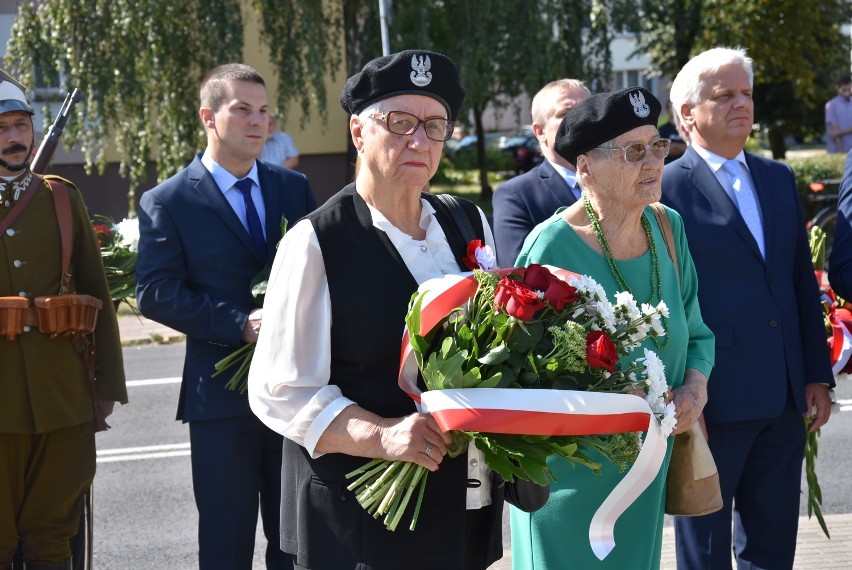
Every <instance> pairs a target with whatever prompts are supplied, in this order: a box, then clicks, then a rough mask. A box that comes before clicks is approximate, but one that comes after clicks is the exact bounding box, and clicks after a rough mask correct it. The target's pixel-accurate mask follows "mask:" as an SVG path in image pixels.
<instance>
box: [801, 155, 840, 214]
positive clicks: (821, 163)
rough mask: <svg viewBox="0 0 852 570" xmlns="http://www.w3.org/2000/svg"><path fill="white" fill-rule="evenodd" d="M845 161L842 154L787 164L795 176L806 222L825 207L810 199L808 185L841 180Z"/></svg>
mask: <svg viewBox="0 0 852 570" xmlns="http://www.w3.org/2000/svg"><path fill="white" fill-rule="evenodd" d="M845 160H846V155H844V154H818V155H815V156H812V157H808V158H801V159H796V160H790V161H788V162H787V163H788V164H789V165H790V168H792V169H793V172H794V173H795V174H796V186H797V188H798V190H799V198H800V199H801V201H802V208H803V209H804V211H805V219H806V220H809V219H811V218H813V217H814V215H816V213H817V212H818V211H819V210H821V209H822V208H823V207H824V206H825V204H822V203H820V202H814V201H812V200H811V199H810V196H813V192H812V191H811V190H810V188H809V187H808V184H810V183H811V182H813V181H815V180H825V179H832V178H834V179H838V178H843V165H844V161H845ZM828 191H830V190H828Z"/></svg>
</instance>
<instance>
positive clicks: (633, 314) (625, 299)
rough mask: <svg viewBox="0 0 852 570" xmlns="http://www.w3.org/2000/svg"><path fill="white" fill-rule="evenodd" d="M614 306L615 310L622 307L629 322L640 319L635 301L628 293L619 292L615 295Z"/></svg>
mask: <svg viewBox="0 0 852 570" xmlns="http://www.w3.org/2000/svg"><path fill="white" fill-rule="evenodd" d="M615 306H616V309H617V308H619V307H624V309H625V310H626V312H627V316H628V318H629V319H630V320H635V319H638V318H639V317H640V313H639V307H637V306H636V299H634V298H633V295H631V294H630V292H629V291H619V292H618V293H616V294H615Z"/></svg>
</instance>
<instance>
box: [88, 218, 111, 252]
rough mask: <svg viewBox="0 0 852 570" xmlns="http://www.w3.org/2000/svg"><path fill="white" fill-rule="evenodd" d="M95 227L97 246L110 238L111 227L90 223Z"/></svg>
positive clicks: (100, 245) (105, 242)
mask: <svg viewBox="0 0 852 570" xmlns="http://www.w3.org/2000/svg"><path fill="white" fill-rule="evenodd" d="M92 226H93V227H94V228H95V237H97V238H98V247H103V246H104V245H105V244H107V243H109V242H110V241H111V240H112V228H110V227H109V226H107V225H105V224H92Z"/></svg>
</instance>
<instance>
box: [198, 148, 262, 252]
mask: <svg viewBox="0 0 852 570" xmlns="http://www.w3.org/2000/svg"><path fill="white" fill-rule="evenodd" d="M201 164H203V165H204V167H205V168H207V170H208V171H209V172H210V175H211V176H212V177H213V180H214V181H215V182H216V186H218V187H219V190H221V191H222V194H224V195H225V199H226V200H227V201H228V203H229V204H230V205H231V208H233V209H234V212H235V213H236V214H237V217H238V218H239V219H240V223H242V224H243V227H244V228H245V229H246V231H249V227H248V218H247V217H246V202H245V198H243V195H242V194H240V191H239V190H237V188H236V187H235V186H234V183H235V182H236V181H237V180H240V179H239V178H237V177H236V176H234V175H233V174H231V173H230V172H228V171H227V170H225V169H224V168H222V166H221V165H220V164H219V163H218V162H216V161H215V160H213V157H211V156H210V154H208V151H206V150H205V151H204V154H203V155H202V156H201ZM243 178H250V179H251V180H252V182H254V184H253V185H252V187H251V199H252V201H253V202H254V208H255V210H257V215H258V216H259V217H260V227H261V228H263V235H264V237H265V236H266V205H265V204H264V203H263V193H262V192H261V191H260V179H259V178H258V176H257V161H255V162H254V163H253V164H252V165H251V170H249V173H248V174H246V175H245V176H244V177H243Z"/></svg>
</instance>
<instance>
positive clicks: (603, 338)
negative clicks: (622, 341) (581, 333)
mask: <svg viewBox="0 0 852 570" xmlns="http://www.w3.org/2000/svg"><path fill="white" fill-rule="evenodd" d="M586 360H587V361H588V362H589V366H591V367H592V368H604V369H606V370H609V371H610V372H615V365H616V364H618V351H617V350H615V345H614V344H613V343H612V341H611V340H610V338H609V337H608V336H607V335H606V333H604V332H602V331H592V332H590V333H589V335H588V336H587V337H586Z"/></svg>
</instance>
